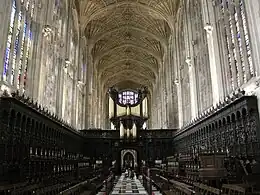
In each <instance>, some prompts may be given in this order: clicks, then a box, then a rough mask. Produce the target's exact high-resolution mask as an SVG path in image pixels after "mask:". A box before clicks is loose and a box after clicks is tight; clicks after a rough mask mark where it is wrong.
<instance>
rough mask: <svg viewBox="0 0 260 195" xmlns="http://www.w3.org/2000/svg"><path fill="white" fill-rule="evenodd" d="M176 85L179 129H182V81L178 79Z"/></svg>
mask: <svg viewBox="0 0 260 195" xmlns="http://www.w3.org/2000/svg"><path fill="white" fill-rule="evenodd" d="M174 84H175V85H176V87H177V95H178V115H179V128H181V127H182V126H183V109H182V89H181V84H180V81H179V80H178V79H176V80H175V81H174Z"/></svg>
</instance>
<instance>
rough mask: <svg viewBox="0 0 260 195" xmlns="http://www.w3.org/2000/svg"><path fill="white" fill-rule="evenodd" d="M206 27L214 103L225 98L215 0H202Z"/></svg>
mask: <svg viewBox="0 0 260 195" xmlns="http://www.w3.org/2000/svg"><path fill="white" fill-rule="evenodd" d="M201 4H202V6H201V7H202V14H203V22H204V29H205V30H206V32H207V39H208V50H209V61H210V73H211V83H212V91H213V92H214V95H213V104H216V103H217V102H219V100H223V98H224V89H223V87H224V86H223V78H222V66H221V64H220V53H219V45H218V38H217V31H216V19H215V15H214V9H215V8H214V6H213V1H207V0H201Z"/></svg>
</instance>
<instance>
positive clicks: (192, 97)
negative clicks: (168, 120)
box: [185, 57, 198, 120]
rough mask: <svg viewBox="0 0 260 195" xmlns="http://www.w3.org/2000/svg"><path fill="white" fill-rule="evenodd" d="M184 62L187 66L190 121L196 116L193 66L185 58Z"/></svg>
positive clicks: (196, 106) (196, 103)
mask: <svg viewBox="0 0 260 195" xmlns="http://www.w3.org/2000/svg"><path fill="white" fill-rule="evenodd" d="M185 62H186V63H187V64H188V66H189V82H190V106H191V119H193V118H195V117H196V116H197V114H198V101H197V88H196V75H195V68H194V65H193V64H192V61H191V58H190V57H187V58H186V61H185ZM191 119H190V120H191Z"/></svg>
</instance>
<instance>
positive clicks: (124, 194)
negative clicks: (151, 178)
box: [111, 173, 148, 195]
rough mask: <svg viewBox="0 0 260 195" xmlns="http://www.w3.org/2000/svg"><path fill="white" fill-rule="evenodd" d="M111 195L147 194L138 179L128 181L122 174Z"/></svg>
mask: <svg viewBox="0 0 260 195" xmlns="http://www.w3.org/2000/svg"><path fill="white" fill-rule="evenodd" d="M111 194H112V195H130V194H134V195H148V193H147V192H146V190H145V189H144V187H143V185H142V184H141V182H140V181H139V179H137V178H136V177H134V179H130V178H128V177H125V174H124V173H123V174H122V175H121V176H120V178H119V180H118V182H117V184H116V185H115V187H114V189H113V191H112V193H111Z"/></svg>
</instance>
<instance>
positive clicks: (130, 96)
mask: <svg viewBox="0 0 260 195" xmlns="http://www.w3.org/2000/svg"><path fill="white" fill-rule="evenodd" d="M118 101H119V103H120V104H123V105H126V104H130V105H133V104H136V103H137V102H138V93H136V92H134V91H122V92H121V93H119V94H118Z"/></svg>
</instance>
